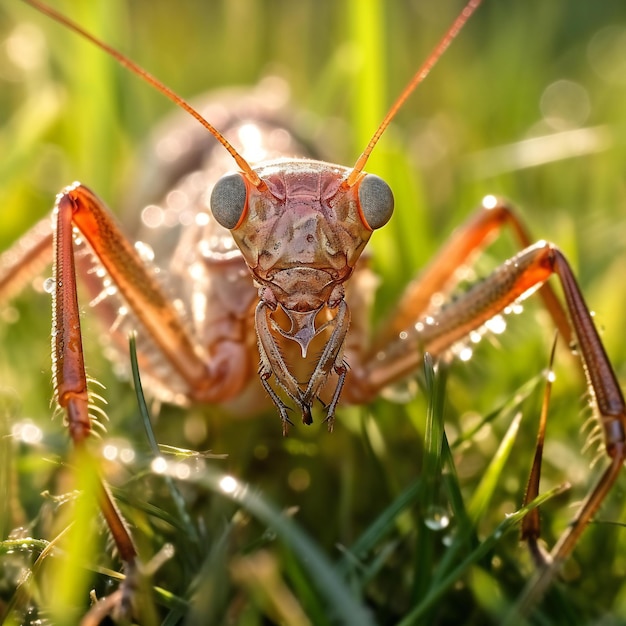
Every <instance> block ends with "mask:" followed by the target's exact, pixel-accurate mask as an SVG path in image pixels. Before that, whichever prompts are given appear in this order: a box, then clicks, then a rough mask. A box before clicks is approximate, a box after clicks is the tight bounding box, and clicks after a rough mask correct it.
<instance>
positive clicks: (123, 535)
mask: <svg viewBox="0 0 626 626" xmlns="http://www.w3.org/2000/svg"><path fill="white" fill-rule="evenodd" d="M64 198H65V196H62V197H61V198H60V199H59V202H58V206H57V221H56V230H55V232H54V248H55V250H56V259H55V263H54V284H55V288H54V293H53V320H52V355H53V356H52V360H53V370H54V388H55V396H56V400H57V402H58V404H59V406H61V407H62V408H63V409H65V412H66V415H67V422H68V428H69V432H70V436H71V438H72V441H73V442H74V445H75V447H76V449H77V452H78V453H79V454H80V457H81V460H84V461H86V462H87V465H86V466H87V467H89V468H90V469H91V470H92V471H94V472H97V468H96V467H95V463H93V462H92V461H91V458H90V456H89V454H88V452H87V449H86V440H87V438H88V436H89V433H90V431H91V417H90V415H89V402H90V401H89V393H88V391H87V377H86V374H85V363H84V357H83V343H82V335H81V327H80V313H79V307H78V292H77V285H76V266H75V262H74V254H73V236H72V217H73V216H72V206H71V203H69V202H66V201H64ZM82 467H85V465H84V464H83V465H82ZM98 485H99V486H98V490H99V493H98V500H99V502H100V508H101V511H102V513H103V515H104V518H105V520H106V522H107V525H108V527H109V530H110V532H111V534H112V536H113V539H114V541H115V545H116V546H117V549H118V551H119V554H120V557H121V558H122V560H123V561H124V563H125V565H126V568H127V576H128V580H133V579H134V574H135V568H136V557H137V551H136V549H135V546H134V543H133V540H132V537H131V536H130V532H129V531H128V528H127V526H126V524H125V522H124V520H123V518H122V516H121V514H120V513H119V511H118V509H117V507H116V506H115V503H114V502H113V499H112V498H111V495H110V492H109V491H108V489H107V488H106V486H105V484H104V482H103V481H102V480H101V479H98ZM131 585H132V583H131ZM130 591H132V589H128V592H129V593H130ZM130 601H131V599H130V597H129V595H128V594H126V593H122V595H121V602H122V604H123V605H126V606H123V609H124V610H125V611H126V612H127V613H128V614H129V610H130Z"/></svg>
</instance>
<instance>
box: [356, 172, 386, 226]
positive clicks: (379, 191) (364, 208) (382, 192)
mask: <svg viewBox="0 0 626 626" xmlns="http://www.w3.org/2000/svg"><path fill="white" fill-rule="evenodd" d="M359 204H360V207H361V216H362V217H363V219H364V220H365V225H366V226H367V227H368V228H371V229H372V230H375V229H377V228H380V227H381V226H384V225H385V224H386V223H387V222H388V221H389V219H390V218H391V214H392V213H393V192H392V191H391V188H390V187H389V185H388V184H387V183H386V182H385V181H384V180H383V179H382V178H380V177H379V176H375V175H374V174H367V175H366V176H365V177H364V178H363V180H362V181H361V184H360V185H359Z"/></svg>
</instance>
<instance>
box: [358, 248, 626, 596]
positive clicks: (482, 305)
mask: <svg viewBox="0 0 626 626" xmlns="http://www.w3.org/2000/svg"><path fill="white" fill-rule="evenodd" d="M552 274H556V275H557V276H558V278H559V280H560V283H561V287H562V289H563V294H564V296H565V303H566V309H567V312H568V314H569V320H570V324H571V328H572V330H573V332H574V334H575V336H576V346H577V350H578V353H579V355H580V358H581V361H582V366H583V370H584V372H585V375H586V378H587V386H588V391H589V394H590V396H591V400H592V404H593V405H594V408H595V410H596V412H597V415H598V419H599V421H600V425H601V427H602V429H603V432H604V441H605V447H606V451H607V454H608V455H609V457H610V459H611V462H610V465H609V466H608V468H607V469H606V471H605V472H604V474H603V475H602V476H601V478H600V479H599V481H598V482H597V484H596V485H595V487H594V488H593V489H592V490H591V492H590V493H589V495H588V496H587V498H586V499H585V501H584V502H583V504H582V505H581V507H580V509H579V511H578V513H577V515H576V517H575V519H574V521H573V523H572V525H571V526H569V527H568V529H567V530H566V531H565V532H564V533H563V535H562V536H561V538H560V539H559V541H558V542H557V544H556V545H555V547H554V548H553V550H552V552H551V555H550V556H551V561H552V562H551V563H550V564H549V565H547V566H545V567H542V568H541V569H540V571H539V573H538V575H537V577H536V579H534V580H533V581H531V584H530V586H529V588H528V591H527V593H526V596H525V597H526V600H527V601H526V602H525V605H526V606H531V605H532V604H533V602H535V601H536V600H537V599H539V598H540V597H541V595H542V594H543V592H544V591H545V589H546V588H547V587H548V586H549V585H550V583H551V581H552V579H553V578H554V576H555V574H556V572H557V571H558V568H559V566H560V564H561V563H562V562H563V561H564V560H565V559H566V558H567V557H568V556H569V554H570V553H571V552H572V550H573V549H574V547H575V545H576V543H577V542H578V540H579V539H580V536H581V534H582V532H583V531H584V529H585V527H586V526H587V525H588V524H589V522H590V520H591V519H592V517H593V515H594V514H595V512H596V511H597V510H598V508H599V506H600V505H601V503H602V501H603V500H604V498H605V497H606V495H607V493H608V492H609V491H610V489H611V487H612V485H613V484H614V483H615V481H616V480H617V477H618V476H619V473H620V470H621V467H622V465H623V463H624V460H625V458H626V404H625V402H624V397H623V395H622V392H621V389H620V386H619V383H618V381H617V377H616V375H615V372H614V371H613V368H612V366H611V363H610V361H609V358H608V356H607V354H606V351H605V349H604V346H603V344H602V341H601V340H600V336H599V335H598V332H597V330H596V327H595V325H594V323H593V319H592V316H591V313H590V312H589V309H588V307H587V305H586V303H585V301H584V298H583V296H582V294H581V291H580V288H579V287H578V284H577V282H576V279H575V277H574V274H573V272H572V270H571V268H570V267H569V264H568V263H567V260H566V259H565V257H564V256H563V254H562V253H561V252H560V250H558V249H557V248H556V247H555V246H554V245H552V244H550V243H547V242H538V243H537V244H535V245H534V246H531V247H529V248H527V249H526V250H523V251H522V252H521V253H519V254H518V255H516V256H515V257H513V258H512V259H510V260H509V261H507V262H506V263H504V264H503V265H501V266H500V267H499V268H497V269H496V270H495V271H494V272H493V273H492V274H491V275H490V276H489V277H487V278H486V279H485V280H484V281H483V282H481V283H479V284H477V285H475V286H474V287H473V288H471V289H470V290H469V291H468V292H466V293H465V294H463V295H461V296H460V297H459V298H457V299H456V300H454V301H453V302H451V303H450V304H449V305H448V306H446V307H445V308H443V309H442V310H441V311H439V312H438V313H436V314H433V315H432V316H429V317H427V318H423V319H422V320H420V321H418V322H417V323H416V324H414V325H413V326H411V327H409V328H407V329H406V330H405V331H403V334H402V336H401V337H399V338H398V339H397V340H396V341H395V342H392V343H391V344H389V346H388V347H387V348H386V350H385V352H384V353H382V354H381V356H380V358H378V359H374V360H372V361H370V362H369V363H365V364H364V365H363V367H362V371H361V376H362V377H364V378H365V384H366V385H367V384H369V388H370V389H371V388H372V387H374V388H382V387H383V386H385V385H387V384H390V383H392V382H394V381H396V380H398V379H400V378H402V377H403V376H407V375H409V374H410V373H411V372H412V371H415V369H416V367H417V366H418V364H419V362H420V360H421V358H422V355H423V354H424V353H425V352H429V353H431V354H432V355H434V356H439V355H443V354H445V352H446V351H447V350H449V349H450V348H451V347H452V346H453V345H454V344H455V343H456V342H458V341H461V340H463V339H464V338H465V337H466V336H467V335H468V334H469V333H470V332H471V331H472V330H476V329H478V328H480V327H481V326H482V325H483V324H485V323H486V322H487V321H488V320H490V319H491V318H492V317H494V316H495V315H497V314H499V313H501V312H502V311H504V310H505V309H506V307H508V306H510V305H511V304H513V303H514V302H516V301H519V300H521V299H523V298H524V297H527V296H528V295H530V294H531V293H533V292H534V291H535V290H536V289H538V288H539V287H540V286H541V285H543V284H544V282H545V281H546V280H547V279H548V278H549V277H550V276H551V275H552Z"/></svg>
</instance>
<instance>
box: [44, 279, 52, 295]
mask: <svg viewBox="0 0 626 626" xmlns="http://www.w3.org/2000/svg"><path fill="white" fill-rule="evenodd" d="M43 290H44V291H45V292H46V293H53V292H54V278H52V277H50V278H46V280H44V281H43Z"/></svg>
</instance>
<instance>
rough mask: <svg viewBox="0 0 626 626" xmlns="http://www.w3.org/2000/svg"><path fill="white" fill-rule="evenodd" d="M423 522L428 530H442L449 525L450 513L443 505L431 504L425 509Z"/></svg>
mask: <svg viewBox="0 0 626 626" xmlns="http://www.w3.org/2000/svg"><path fill="white" fill-rule="evenodd" d="M424 524H426V526H427V527H428V528H430V530H435V531H438V530H444V529H445V528H448V526H449V525H450V514H449V513H448V511H447V509H445V508H444V507H442V506H438V505H436V504H433V505H431V506H429V507H428V510H427V511H426V515H425V516H424Z"/></svg>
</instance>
